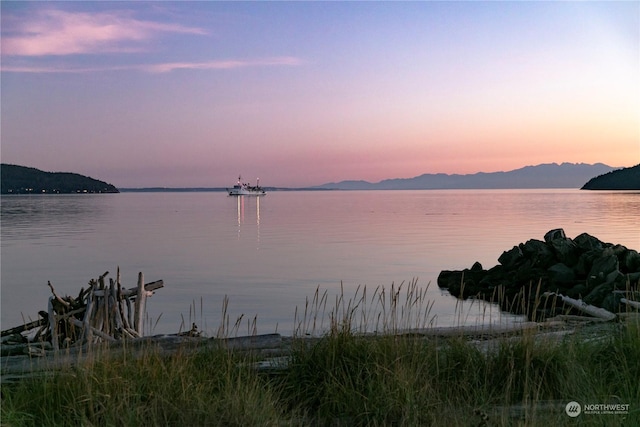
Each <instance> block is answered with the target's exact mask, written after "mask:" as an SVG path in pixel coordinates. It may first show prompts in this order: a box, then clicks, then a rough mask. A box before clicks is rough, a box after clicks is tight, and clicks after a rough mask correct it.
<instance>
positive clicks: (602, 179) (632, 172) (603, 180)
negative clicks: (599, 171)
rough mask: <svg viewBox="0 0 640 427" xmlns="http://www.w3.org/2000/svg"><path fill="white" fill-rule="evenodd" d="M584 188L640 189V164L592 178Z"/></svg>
mask: <svg viewBox="0 0 640 427" xmlns="http://www.w3.org/2000/svg"><path fill="white" fill-rule="evenodd" d="M582 189H583V190H640V164H638V165H636V166H633V167H630V168H624V169H618V170H615V171H611V172H609V173H606V174H604V175H600V176H597V177H595V178H591V179H590V180H589V182H587V183H586V184H585V185H584V186H583V187H582Z"/></svg>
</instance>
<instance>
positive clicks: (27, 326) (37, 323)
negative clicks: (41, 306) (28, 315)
mask: <svg viewBox="0 0 640 427" xmlns="http://www.w3.org/2000/svg"><path fill="white" fill-rule="evenodd" d="M46 323H47V321H46V320H45V319H38V320H34V321H33V322H29V323H25V324H24V325H20V326H16V327H15V328H10V329H5V330H4V331H2V332H1V333H0V337H6V336H8V335H13V334H19V333H21V332H25V331H30V330H31V329H33V328H37V327H38V326H42V325H44V324H46Z"/></svg>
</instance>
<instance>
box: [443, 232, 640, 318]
mask: <svg viewBox="0 0 640 427" xmlns="http://www.w3.org/2000/svg"><path fill="white" fill-rule="evenodd" d="M498 262H499V264H498V265H496V266H494V267H492V268H490V269H488V270H484V269H483V268H482V266H481V265H480V264H479V263H475V264H474V265H473V266H472V267H471V268H470V269H464V270H455V271H442V272H441V273H440V275H439V276H438V286H440V287H441V288H444V289H448V290H449V292H450V293H451V294H452V295H454V296H456V297H458V298H468V297H476V298H483V299H486V300H490V301H493V302H498V303H500V305H501V307H502V308H503V309H506V310H509V311H512V312H517V313H526V314H527V315H529V316H534V315H535V316H536V318H538V319H539V318H540V317H539V316H540V314H541V312H542V313H543V314H544V315H546V314H549V315H551V314H553V313H554V310H555V311H557V310H561V309H562V307H556V304H555V303H551V304H550V305H551V307H547V305H545V304H546V302H547V301H550V300H552V299H551V298H547V299H545V300H544V301H541V300H540V296H541V295H542V294H543V293H544V292H547V291H551V292H557V293H561V294H562V295H566V296H569V297H572V298H576V299H583V300H584V301H585V302H587V303H588V304H592V305H596V306H598V307H603V308H606V309H607V310H610V311H616V310H617V309H618V308H619V306H620V299H621V298H622V297H623V295H626V297H627V298H629V297H630V298H632V299H634V298H635V299H640V293H637V290H638V286H639V282H640V254H639V253H638V251H636V250H633V249H628V248H626V247H624V246H622V245H613V244H610V243H604V242H602V241H601V240H599V239H598V238H596V237H593V236H591V235H589V234H587V233H582V234H580V235H578V236H577V237H576V238H575V239H573V240H572V239H570V238H567V236H566V235H565V232H564V230H563V229H561V228H557V229H553V230H550V231H549V232H547V233H546V234H545V235H544V241H542V240H536V239H531V240H528V241H527V242H526V243H520V244H519V245H516V246H514V247H512V248H511V249H509V250H506V251H504V252H503V253H502V254H501V255H500V257H499V258H498ZM614 291H617V292H614ZM621 291H623V292H626V293H620V292H621ZM629 293H630V294H629ZM536 298H538V300H536Z"/></svg>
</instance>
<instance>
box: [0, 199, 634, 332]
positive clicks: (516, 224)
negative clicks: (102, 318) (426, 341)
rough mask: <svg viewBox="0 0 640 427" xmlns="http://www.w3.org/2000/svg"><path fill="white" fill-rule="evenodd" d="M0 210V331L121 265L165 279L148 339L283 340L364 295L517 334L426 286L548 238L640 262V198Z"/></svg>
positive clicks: (481, 307)
mask: <svg viewBox="0 0 640 427" xmlns="http://www.w3.org/2000/svg"><path fill="white" fill-rule="evenodd" d="M0 201H1V217H0V227H1V253H0V255H1V258H0V265H1V271H0V281H1V282H0V286H1V309H2V312H1V324H2V326H1V327H2V329H6V328H9V327H13V326H17V325H20V324H22V323H23V322H25V321H29V320H33V319H35V318H37V313H38V311H39V310H46V307H47V300H48V298H49V296H50V290H49V288H48V286H47V282H48V281H50V282H51V284H52V285H53V286H54V287H55V289H56V291H57V293H58V294H61V295H71V296H76V295H77V294H78V292H79V291H80V288H81V287H86V286H87V284H88V282H89V280H90V279H97V278H98V276H99V275H101V274H103V273H105V272H106V271H108V272H109V275H108V276H107V278H109V277H111V278H115V276H116V271H117V268H118V267H119V268H120V271H121V277H122V282H123V285H124V286H125V287H135V286H136V281H137V277H138V272H142V273H143V274H144V277H145V282H151V281H154V280H159V279H162V280H164V284H165V286H164V288H162V289H160V290H158V291H157V292H156V293H155V295H154V296H153V297H151V298H150V299H149V300H148V303H147V313H148V318H147V321H146V323H145V333H146V334H147V335H149V334H160V333H175V332H178V331H179V330H185V329H189V328H190V327H191V324H192V322H195V323H196V324H197V325H198V327H199V328H200V329H201V330H203V331H204V332H205V333H206V334H207V335H209V336H213V335H216V333H217V331H219V328H220V326H221V325H224V323H225V322H227V321H228V322H229V323H230V325H231V326H232V325H234V324H235V323H236V320H237V319H241V320H240V321H239V322H238V325H237V334H239V335H243V334H247V333H255V332H257V333H271V332H279V333H282V334H283V335H291V334H292V333H294V331H295V330H296V329H297V328H299V327H300V323H301V319H302V318H303V317H304V316H303V314H302V313H303V312H304V309H305V306H306V305H307V304H309V303H313V301H312V300H313V297H314V295H315V294H316V292H318V295H321V296H322V295H325V299H326V311H330V310H331V309H332V308H333V306H334V305H336V304H343V303H344V302H345V301H348V300H349V299H351V298H353V300H354V301H356V300H357V299H358V296H361V295H362V294H363V292H366V295H367V297H366V298H369V299H371V300H373V299H377V300H379V299H380V296H381V295H385V297H387V296H388V295H389V293H390V292H391V290H392V287H393V289H394V290H397V289H398V287H399V286H400V287H401V289H408V288H411V285H413V289H414V290H419V292H420V294H421V298H422V299H424V301H425V303H424V305H423V306H422V309H423V310H424V311H425V313H424V318H425V319H426V321H427V323H428V324H429V325H431V326H453V325H463V324H465V325H468V324H477V323H487V322H514V321H520V320H521V318H519V317H517V316H512V315H509V314H505V313H501V312H500V310H499V309H498V308H497V306H495V305H492V304H488V303H484V302H481V301H472V300H469V301H465V302H461V301H458V300H456V299H455V298H453V297H451V296H450V295H449V294H448V293H447V292H446V291H442V290H440V289H438V286H437V283H436V278H437V276H438V274H439V272H440V271H441V270H445V269H463V268H468V267H470V266H471V265H472V264H473V263H474V262H475V261H479V262H480V263H482V265H483V266H484V267H485V268H490V267H492V266H494V265H496V264H497V263H498V262H497V259H498V257H499V256H500V254H501V253H502V252H503V251H505V250H508V249H511V248H512V247H513V246H514V245H517V244H519V243H521V242H525V241H527V240H529V239H540V240H542V239H543V236H544V234H545V233H546V232H547V231H549V230H551V229H554V228H563V229H564V230H565V232H566V234H567V236H568V237H575V236H577V235H578V234H580V233H583V232H586V233H589V234H591V235H593V236H595V237H597V238H599V239H601V240H603V241H605V242H609V243H619V244H622V245H625V246H627V247H628V248H631V249H636V250H640V221H639V220H640V216H639V214H638V213H639V212H640V193H638V192H590V191H580V190H576V189H540V190H415V191H414V190H412V191H273V192H269V193H268V194H267V195H266V196H264V197H260V198H256V197H246V196H245V197H230V196H227V195H226V193H223V192H123V193H120V194H96V195H91V194H78V195H27V196H2V198H1V200H0ZM365 289H366V291H365ZM341 295H342V296H343V300H342V301H340V300H337V299H338V298H339V297H340V296H341ZM336 301H338V302H337V303H336ZM378 309H380V307H378V308H377V309H372V310H374V311H375V310H378ZM327 314H328V313H327ZM368 315H371V316H375V313H369V314H368ZM322 323H323V327H324V326H326V324H327V320H326V319H324V320H323V322H322ZM321 329H322V328H318V330H315V329H314V331H313V332H318V331H320V330H321ZM372 329H375V326H372ZM298 331H299V329H298Z"/></svg>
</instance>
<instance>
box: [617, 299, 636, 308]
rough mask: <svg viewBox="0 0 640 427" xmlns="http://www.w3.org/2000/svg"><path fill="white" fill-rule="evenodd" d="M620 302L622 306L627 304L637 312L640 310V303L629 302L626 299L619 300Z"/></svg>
mask: <svg viewBox="0 0 640 427" xmlns="http://www.w3.org/2000/svg"><path fill="white" fill-rule="evenodd" d="M620 302H621V303H623V304H627V305H628V306H630V307H634V308H637V309H638V310H640V302H638V301H631V300H629V299H627V298H621V299H620Z"/></svg>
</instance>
